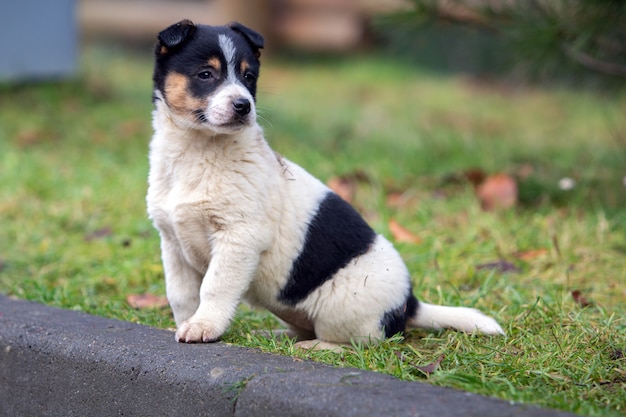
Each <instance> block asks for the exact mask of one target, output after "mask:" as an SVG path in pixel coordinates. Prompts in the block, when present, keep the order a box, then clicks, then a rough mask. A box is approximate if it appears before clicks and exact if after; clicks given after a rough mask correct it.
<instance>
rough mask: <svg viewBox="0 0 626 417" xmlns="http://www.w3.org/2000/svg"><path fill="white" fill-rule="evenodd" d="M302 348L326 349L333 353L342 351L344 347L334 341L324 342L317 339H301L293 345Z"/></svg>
mask: <svg viewBox="0 0 626 417" xmlns="http://www.w3.org/2000/svg"><path fill="white" fill-rule="evenodd" d="M293 346H294V347H295V348H297V349H302V350H328V351H330V352H333V353H342V352H343V351H344V348H343V347H342V346H341V345H338V344H336V343H330V342H324V341H323V340H319V339H312V340H303V341H301V342H298V343H296V344H294V345H293Z"/></svg>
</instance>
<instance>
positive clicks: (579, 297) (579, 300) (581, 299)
mask: <svg viewBox="0 0 626 417" xmlns="http://www.w3.org/2000/svg"><path fill="white" fill-rule="evenodd" d="M572 298H573V299H574V302H575V303H576V304H578V305H579V306H581V307H582V308H585V307H591V306H593V303H592V302H590V301H588V300H587V298H586V297H585V296H584V295H583V293H582V292H581V291H580V290H574V291H572Z"/></svg>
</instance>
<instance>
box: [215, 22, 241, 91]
mask: <svg viewBox="0 0 626 417" xmlns="http://www.w3.org/2000/svg"><path fill="white" fill-rule="evenodd" d="M218 41H219V44H220V48H222V52H223V53H224V58H225V59H226V66H227V67H228V78H229V79H230V80H231V81H233V82H234V81H236V80H237V77H236V76H235V54H236V52H237V49H236V48H235V44H234V43H233V40H232V39H231V38H229V37H228V36H226V35H223V34H222V35H219V36H218Z"/></svg>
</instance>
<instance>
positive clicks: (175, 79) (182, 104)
mask: <svg viewBox="0 0 626 417" xmlns="http://www.w3.org/2000/svg"><path fill="white" fill-rule="evenodd" d="M188 85H189V80H188V78H187V77H186V76H185V75H183V74H180V73H177V72H172V73H170V74H168V75H167V77H166V78H165V100H166V102H167V105H168V106H169V107H170V108H171V109H172V110H174V111H175V112H176V113H179V114H181V115H189V117H193V116H192V115H193V112H194V111H195V110H197V109H200V108H203V107H204V104H203V100H201V99H198V98H195V97H193V95H192V94H191V93H190V92H189V89H188Z"/></svg>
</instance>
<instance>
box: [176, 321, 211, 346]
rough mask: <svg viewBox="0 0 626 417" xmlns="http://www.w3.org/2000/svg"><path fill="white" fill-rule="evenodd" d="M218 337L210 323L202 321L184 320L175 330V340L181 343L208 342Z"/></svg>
mask: <svg viewBox="0 0 626 417" xmlns="http://www.w3.org/2000/svg"><path fill="white" fill-rule="evenodd" d="M219 337H220V335H219V334H217V333H215V331H214V330H213V328H212V327H211V326H210V325H208V324H206V323H202V322H184V323H183V324H181V326H180V327H179V328H178V330H176V341H177V342H183V343H201V342H203V343H210V342H215V341H217V339H218V338H219Z"/></svg>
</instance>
